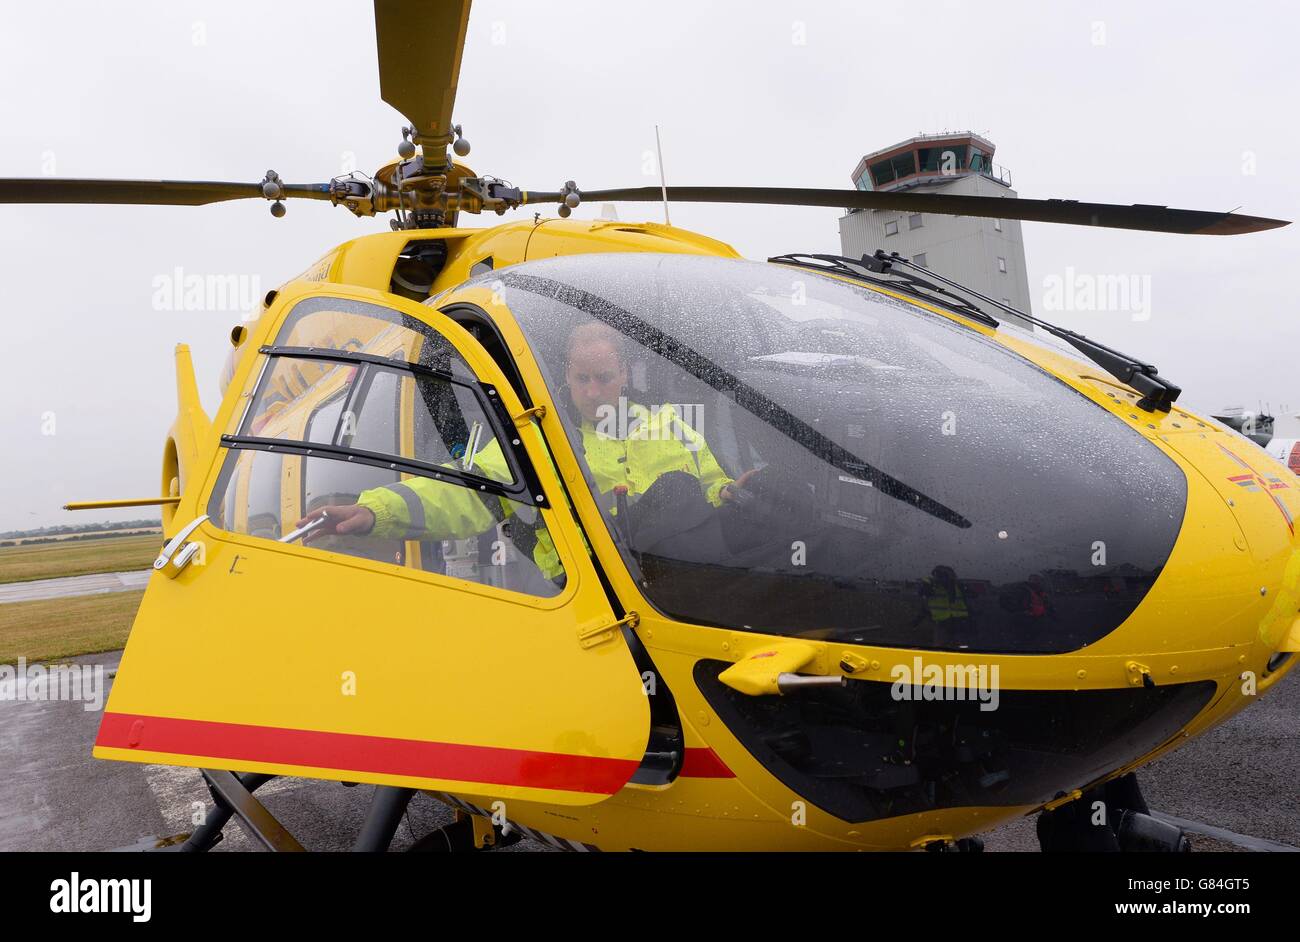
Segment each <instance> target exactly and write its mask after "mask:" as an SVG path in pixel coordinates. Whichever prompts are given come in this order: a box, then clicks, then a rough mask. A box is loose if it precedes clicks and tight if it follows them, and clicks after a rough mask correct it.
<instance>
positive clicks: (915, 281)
mask: <svg viewBox="0 0 1300 942" xmlns="http://www.w3.org/2000/svg"><path fill="white" fill-rule="evenodd" d="M801 259H813V260H815V261H817V262H821V263H822V264H819V265H815V264H810V263H808V262H806V261H801ZM768 261H769V262H777V263H779V264H783V265H798V266H802V267H806V268H815V269H819V270H822V271H830V272H835V273H837V274H842V275H847V276H849V277H852V278H857V279H859V280H861V281H866V282H870V283H874V284H879V285H882V286H885V287H891V288H898V289H901V290H904V291H908V293H911V294H914V295H916V296H917V297H922V298H925V300H931V301H938V302H939V303H941V304H945V305H946V306H948V307H951V308H953V309H954V310H956V311H957V312H958V313H962V314H967V315H968V316H970V317H972V318H974V319H976V320H979V321H982V322H983V323H985V324H989V325H990V326H992V327H998V326H1000V325H999V324H998V322H997V321H996V320H994V319H993V318H992V317H991V316H989V315H988V314H985V313H984V312H983V311H981V310H979V309H978V308H976V307H975V306H974V305H973V304H972V303H971V302H970V301H969V300H967V299H966V298H959V297H958V296H957V295H955V294H953V293H952V292H951V291H948V290H946V289H944V288H940V287H938V286H936V285H933V284H930V283H929V282H927V281H925V279H923V278H920V277H918V276H916V275H914V274H912V271H917V272H924V273H925V275H926V276H928V277H930V278H934V279H935V280H937V281H941V282H943V283H944V284H945V285H948V286H949V287H951V288H955V289H956V290H957V291H961V292H963V293H965V294H966V295H969V296H970V297H971V298H975V299H977V300H980V301H983V302H984V303H985V304H991V305H993V307H995V308H997V309H998V310H999V311H1002V312H1004V313H1006V314H1010V315H1011V316H1013V317H1019V318H1021V319H1022V320H1024V321H1026V322H1028V323H1030V324H1033V325H1034V326H1035V327H1040V328H1042V329H1043V330H1044V331H1046V332H1047V333H1049V334H1051V335H1052V336H1053V337H1058V338H1060V339H1061V340H1064V341H1065V342H1066V343H1068V344H1069V345H1070V346H1072V347H1074V349H1076V350H1078V351H1079V352H1080V353H1082V354H1083V355H1084V356H1086V357H1087V358H1088V359H1089V360H1091V361H1092V362H1093V363H1096V364H1097V365H1098V366H1100V367H1101V368H1102V369H1103V370H1105V371H1106V372H1107V373H1109V374H1110V375H1111V376H1113V377H1115V378H1116V379H1118V380H1119V381H1120V382H1121V383H1126V384H1127V385H1129V386H1132V387H1133V389H1134V390H1135V391H1136V392H1137V393H1138V394H1139V395H1141V396H1142V398H1141V399H1139V400H1138V403H1137V405H1138V408H1139V409H1144V410H1146V411H1147V412H1156V411H1160V412H1168V411H1169V408H1170V406H1171V405H1173V403H1174V402H1175V401H1177V399H1178V396H1179V395H1180V394H1181V393H1182V391H1183V390H1182V388H1181V387H1179V386H1176V385H1174V384H1173V383H1171V382H1170V381H1169V380H1167V379H1165V378H1164V377H1163V376H1161V375H1160V373H1159V371H1158V370H1157V369H1156V367H1155V366H1153V365H1152V364H1150V363H1144V362H1142V361H1141V360H1138V359H1135V358H1133V357H1131V356H1129V355H1128V354H1127V353H1121V352H1120V351H1119V350H1116V349H1114V348H1113V347H1108V346H1106V345H1105V344H1101V343H1097V341H1095V340H1089V339H1088V338H1087V337H1085V336H1084V335H1083V334H1080V333H1075V332H1074V331H1073V330H1066V329H1065V328H1064V327H1057V326H1056V325H1055V324H1049V323H1048V322H1047V321H1044V320H1040V319H1039V318H1037V317H1034V316H1033V315H1032V314H1026V313H1025V312H1024V311H1020V310H1017V309H1016V308H1014V307H1012V306H1011V305H1009V304H1004V303H1002V302H1001V301H995V300H993V299H992V298H990V297H987V296H986V295H983V294H980V293H979V292H978V291H976V290H975V289H974V288H967V287H966V286H965V285H963V284H961V283H959V282H956V281H953V280H952V279H951V278H946V277H944V276H943V275H941V274H939V273H938V272H936V271H932V270H931V269H929V268H925V267H923V266H921V265H918V264H916V263H915V262H913V261H912V260H910V259H907V258H904V257H903V256H901V255H899V254H898V253H897V252H890V253H886V252H885V250H884V249H876V252H875V254H874V255H863V256H862V258H860V259H854V258H847V257H845V256H843V255H811V254H801V253H792V254H789V255H778V256H775V257H774V258H769V259H768ZM897 265H902V266H905V267H906V268H909V269H911V270H912V271H900V270H898V269H897V268H896V267H895V266H897ZM864 272H865V273H864ZM884 276H889V277H893V278H898V279H900V281H899V282H888V281H885V280H883V279H884ZM929 292H933V293H936V294H938V295H939V297H937V298H933V297H929V298H927V297H925V295H926V293H929ZM949 299H954V300H955V301H958V302H960V303H961V306H958V304H956V303H954V300H949Z"/></svg>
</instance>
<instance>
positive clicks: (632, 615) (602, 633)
mask: <svg viewBox="0 0 1300 942" xmlns="http://www.w3.org/2000/svg"><path fill="white" fill-rule="evenodd" d="M640 621H641V616H640V615H638V614H637V613H636V612H628V613H627V614H626V615H625V616H623V617H622V618H620V619H619V620H618V621H616V622H612V623H610V622H601V623H599V624H597V625H595V626H594V627H588V628H579V629H578V644H579V646H581V647H584V648H594V647H595V646H596V645H598V644H604V643H605V642H606V641H611V640H613V638H614V632H615V631H617V630H618V629H619V628H622V627H623V626H624V625H626V626H627V627H629V628H635V627H636V626H637V624H638V623H639V622H640Z"/></svg>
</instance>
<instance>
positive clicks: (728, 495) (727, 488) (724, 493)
mask: <svg viewBox="0 0 1300 942" xmlns="http://www.w3.org/2000/svg"><path fill="white" fill-rule="evenodd" d="M758 470H759V469H758V468H750V469H749V470H748V471H746V472H745V473H744V474H742V475H741V476H740V477H738V478H736V480H734V481H732V482H731V483H730V484H725V485H723V487H722V490H721V491H719V492H718V496H719V497H721V498H722V499H723V500H724V501H728V500H735V499H736V493H735V492H736V491H738V490H743V489H744V487H745V485H746V484H747V483H748V482H749V479H750V478H752V477H753V476H754V475H756V474H758Z"/></svg>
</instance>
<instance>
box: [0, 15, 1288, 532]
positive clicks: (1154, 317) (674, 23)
mask: <svg viewBox="0 0 1300 942" xmlns="http://www.w3.org/2000/svg"><path fill="white" fill-rule="evenodd" d="M1298 27H1300V13H1297V12H1296V11H1295V10H1294V9H1293V8H1290V7H1289V6H1288V5H1282V4H1273V3H1249V2H1239V3H1235V4H1233V5H1232V6H1231V7H1228V8H1225V7H1223V6H1221V5H1218V4H1208V3H1197V4H1189V3H1186V2H1182V3H1174V2H1170V3H1142V4H1134V3H1102V2H1081V3H1042V2H1025V3H997V2H992V0H989V2H981V3H955V2H954V3H939V2H931V3H906V4H901V3H870V2H814V0H804V2H801V3H794V2H775V0H770V2H754V0H746V2H740V0H736V2H726V3H724V2H701V0H691V2H678V0H656V2H638V3H623V2H610V0H603V2H565V3H554V4H552V3H545V2H536V0H527V2H525V0H513V2H509V0H476V2H475V4H474V9H473V12H472V14H471V18H470V24H469V36H468V39H467V46H466V50H465V57H464V64H463V69H462V72H461V85H460V95H459V99H458V102H457V106H456V112H455V120H456V121H457V122H459V123H461V124H463V125H464V128H465V135H466V137H467V138H469V140H470V141H471V142H472V144H473V153H472V154H471V155H470V157H469V158H468V160H467V161H466V162H467V163H469V164H470V165H471V166H472V167H473V168H474V169H475V170H476V171H477V172H478V173H480V174H483V173H487V174H492V175H495V176H499V177H502V178H505V179H507V180H510V181H512V182H513V183H514V184H515V185H517V186H521V187H524V188H529V189H555V188H557V187H558V185H559V184H561V183H562V182H563V181H564V180H566V179H573V180H576V181H577V182H578V184H579V186H581V187H585V188H590V189H594V188H600V187H610V186H637V185H645V184H646V183H653V182H656V181H655V180H654V179H653V178H647V177H646V176H645V175H644V172H643V167H644V156H645V154H646V152H647V151H649V150H652V149H653V147H654V125H655V124H656V123H658V124H660V125H661V126H662V134H663V144H664V164H665V169H666V171H667V177H668V183H669V184H670V185H672V184H678V185H691V184H696V185H699V184H722V183H730V184H737V185H753V186H761V185H768V186H774V185H775V186H812V187H840V186H843V187H849V186H851V182H850V179H849V175H850V173H851V172H852V170H853V168H854V166H855V165H856V163H857V162H858V160H859V159H860V157H861V156H862V154H864V153H866V152H868V151H872V150H875V149H877V148H880V147H883V146H886V145H888V144H891V143H893V142H895V141H898V140H901V139H903V138H906V137H910V136H912V135H914V134H917V133H922V132H934V131H940V130H954V129H973V130H976V131H978V132H980V133H982V134H984V135H985V136H987V137H989V138H990V139H991V140H992V141H993V142H994V143H995V144H996V145H997V155H996V158H995V159H996V161H997V162H998V163H1000V164H1003V165H1005V166H1006V167H1008V168H1009V169H1010V170H1011V173H1012V174H1013V179H1014V184H1015V188H1016V190H1017V191H1018V193H1019V194H1020V195H1021V196H1025V197H1037V198H1044V197H1059V198H1065V199H1079V200H1093V201H1099V202H1116V203H1134V202H1140V203H1158V204H1166V205H1169V206H1177V207H1185V208H1195V209H1216V210H1229V209H1233V208H1235V207H1238V206H1241V207H1242V208H1243V209H1242V211H1243V212H1246V213H1252V214H1256V215H1263V216H1275V217H1281V218H1295V217H1296V216H1297V213H1300V199H1298V198H1297V197H1298V196H1300V173H1297V155H1298V154H1300V126H1298V125H1297V122H1296V121H1295V97H1296V94H1297V91H1298V90H1300V66H1297V64H1296V63H1297V58H1296V56H1295V55H1294V49H1293V45H1294V40H1295V36H1296V35H1297V33H1298ZM402 123H403V122H402V120H401V118H400V116H399V115H398V114H397V113H396V112H395V111H393V110H392V109H391V108H389V107H388V106H387V105H385V104H384V103H383V102H382V101H381V100H380V98H379V81H378V76H377V71H376V60H375V41H374V23H373V15H372V8H371V6H370V4H369V3H368V2H365V0H347V2H328V3H327V2H320V0H316V2H311V3H305V2H304V3H277V4H274V5H267V4H263V3H253V2H229V0H227V2H221V3H216V2H211V0H209V2H189V3H185V2H175V0H169V2H157V3H144V2H139V3H130V2H124V3H113V4H103V3H97V2H95V3H92V2H86V3H67V2H60V0H50V2H45V3H40V4H13V5H7V6H6V8H5V10H4V14H3V29H2V30H0V177H33V176H40V175H42V174H50V175H54V176H66V177H123V178H162V179H196V180H240V181H249V182H256V181H259V180H261V178H262V175H263V173H264V172H265V171H266V170H267V169H268V168H273V169H275V170H276V171H278V172H279V173H280V175H281V177H282V178H283V179H284V180H285V181H287V182H323V181H326V180H328V179H329V178H330V177H332V176H334V175H336V174H338V173H340V172H341V171H342V170H343V169H346V168H348V167H350V166H351V163H350V162H354V163H355V166H356V168H357V169H360V170H362V171H365V172H367V173H370V172H372V171H373V170H375V169H376V168H378V167H379V166H380V165H381V164H382V163H383V162H384V161H385V160H387V159H388V158H389V157H390V156H391V155H392V154H393V153H394V152H395V148H396V145H397V143H398V141H399V140H400V131H399V129H400V127H401V125H402ZM599 209H600V207H599V206H592V205H584V206H583V207H581V208H580V209H579V210H578V212H577V215H579V216H591V215H596V214H597V213H598V212H599ZM618 212H619V215H620V218H622V219H624V220H628V219H652V220H656V221H661V220H662V216H661V210H660V208H659V207H658V206H657V205H650V204H640V205H637V204H624V205H620V206H619V207H618ZM530 213H531V210H526V211H523V212H521V213H519V214H512V215H514V216H516V217H519V216H525V215H527V214H530ZM839 215H840V213H839V211H837V210H832V209H783V208H759V207H729V206H699V205H695V206H687V205H681V206H677V207H675V208H673V210H672V219H673V222H674V223H675V224H676V225H679V226H683V227H685V228H689V229H694V230H697V231H699V232H703V233H706V234H708V235H711V236H714V237H716V238H720V239H722V240H724V241H726V242H729V243H731V244H732V245H734V246H735V247H736V248H737V249H738V250H739V251H740V252H741V253H742V254H744V255H746V256H748V257H751V258H766V257H767V256H769V255H773V254H778V253H783V252H790V251H821V252H838V251H839V247H840V246H839V235H838V227H837V223H836V220H837V218H838V216H839ZM507 218H510V217H507ZM495 221H497V218H496V217H495V216H488V217H481V218H476V217H473V216H469V217H462V222H465V223H467V224H468V225H471V226H473V225H480V224H482V225H487V224H490V223H491V222H495ZM387 225H388V221H387V217H382V218H379V219H371V220H357V219H354V218H353V217H352V216H351V214H349V213H347V212H346V211H345V210H343V209H339V208H333V207H330V206H329V205H328V204H324V203H312V202H291V203H290V204H289V212H288V215H287V216H286V217H285V218H283V219H278V220H277V219H274V218H272V216H271V215H270V213H269V212H268V204H266V203H264V202H261V201H257V202H253V201H247V202H232V203H225V204H218V205H214V206H208V207H200V208H183V207H176V208H172V207H157V208H155V207H114V206H109V207H83V206H65V207H37V206H0V273H2V274H3V282H2V283H3V289H4V312H3V313H4V320H3V324H4V330H5V337H6V340H7V352H8V357H7V362H6V363H5V366H4V370H3V379H2V380H0V383H3V391H4V403H5V406H4V409H3V411H2V412H0V436H2V438H0V441H3V443H4V444H3V449H2V450H0V498H2V500H0V530H7V529H14V528H27V527H36V526H41V525H46V524H54V523H66V522H81V521H88V520H92V519H109V518H112V519H124V518H131V517H136V516H141V515H142V514H141V512H140V511H138V510H136V511H127V512H125V513H117V514H110V513H106V512H89V513H86V514H80V515H74V514H71V513H67V512H64V511H61V510H60V509H59V507H60V505H61V504H63V503H64V502H65V501H67V500H72V499H94V498H114V497H135V496H150V495H153V494H155V493H157V491H158V487H159V483H158V479H159V460H160V455H161V448H162V442H163V439H164V436H165V434H166V431H167V429H168V427H169V426H170V424H171V422H172V419H173V418H174V415H175V393H174V388H175V382H174V368H173V360H172V355H171V351H172V348H173V346H174V345H175V343H177V342H178V341H183V342H186V343H188V344H190V345H191V347H192V348H193V349H194V353H195V363H196V367H197V370H198V375H199V383H200V389H201V392H202V394H203V396H204V403H205V405H206V406H207V408H208V411H209V413H215V411H216V408H217V406H218V405H219V401H218V387H217V376H218V372H219V369H220V365H221V362H222V360H223V359H224V357H225V355H226V351H227V350H228V348H229V342H228V339H227V337H228V334H229V330H230V327H231V326H232V325H233V324H234V323H236V322H237V321H238V319H239V314H238V312H237V311H234V310H222V311H188V310H162V311H160V310H155V305H154V301H155V291H156V285H155V279H156V278H159V277H162V276H169V275H171V274H172V273H173V272H174V271H175V269H176V268H177V267H179V268H180V269H181V270H182V272H183V273H184V274H187V275H188V274H199V275H237V276H241V277H243V278H244V279H245V285H247V286H249V288H250V289H251V288H252V287H257V288H259V289H260V292H265V291H266V290H268V289H270V288H272V287H275V286H277V285H278V284H279V283H280V282H282V281H283V280H284V279H286V278H288V277H291V276H293V275H295V274H297V273H298V272H300V271H302V270H303V268H305V267H306V265H307V264H308V263H310V262H311V261H313V260H314V259H316V258H317V257H319V256H320V255H321V254H323V253H324V252H325V251H326V250H327V249H329V248H330V247H331V246H332V245H334V244H336V243H338V242H342V241H344V240H346V239H349V238H353V237H356V236H359V235H363V234H365V233H367V232H374V231H382V230H384V229H386V228H387ZM1024 237H1025V245H1026V254H1027V258H1028V270H1029V285H1030V294H1031V298H1033V303H1034V307H1035V311H1036V313H1039V314H1045V315H1048V316H1049V317H1052V318H1054V319H1056V320H1059V321H1060V322H1062V323H1064V324H1065V325H1066V326H1069V327H1072V328H1074V329H1076V330H1081V331H1083V332H1085V333H1087V334H1088V335H1089V336H1092V337H1095V338H1097V339H1099V340H1103V341H1105V342H1107V343H1109V344H1111V345H1112V346H1117V347H1119V348H1120V349H1123V350H1125V351H1126V352H1130V353H1133V354H1135V355H1139V356H1141V357H1144V358H1146V359H1148V360H1150V361H1153V362H1155V363H1156V364H1157V365H1158V366H1159V367H1160V370H1161V372H1162V374H1163V375H1165V376H1166V377H1168V378H1170V379H1172V380H1173V381H1175V382H1177V383H1179V384H1181V385H1182V386H1183V388H1184V394H1183V400H1182V402H1183V403H1184V404H1186V405H1189V406H1191V407H1193V408H1197V409H1201V410H1217V409H1219V408H1221V407H1222V406H1225V405H1228V404H1233V403H1236V404H1242V405H1247V406H1250V407H1253V406H1255V405H1256V404H1257V403H1258V402H1260V401H1264V402H1267V403H1269V404H1271V405H1272V407H1273V408H1274V410H1277V409H1278V408H1279V407H1280V406H1281V405H1282V404H1289V405H1290V406H1291V407H1292V409H1293V410H1294V409H1295V408H1300V389H1298V388H1297V384H1296V382H1295V373H1296V371H1295V362H1296V354H1297V352H1300V323H1298V319H1297V317H1296V308H1297V305H1296V302H1295V300H1294V295H1293V292H1292V290H1291V289H1288V288H1286V287H1285V282H1284V279H1285V278H1287V277H1290V276H1291V273H1292V271H1293V269H1294V267H1295V265H1296V259H1297V258H1300V227H1297V226H1292V227H1288V228H1286V229H1282V230H1277V231H1273V232H1268V233H1263V234H1259V235H1251V236H1237V237H1229V238H1223V237H1211V236H1175V235H1157V234H1142V233H1126V232H1118V231H1112V230H1092V229H1080V228H1073V227H1065V226H1049V225H1045V224H1039V223H1026V224H1025V225H1024ZM1067 269H1073V270H1074V272H1075V273H1076V276H1077V275H1087V276H1098V275H1121V276H1132V277H1134V278H1137V279H1139V281H1138V282H1137V284H1146V285H1149V289H1150V296H1149V318H1147V319H1145V320H1143V319H1140V318H1135V316H1134V313H1133V312H1124V311H1120V312H1115V311H1093V312H1083V313H1080V312H1074V313H1070V312H1062V313H1058V312H1050V314H1049V312H1047V311H1045V310H1044V308H1043V303H1042V302H1043V297H1044V291H1045V285H1047V284H1048V283H1050V281H1051V279H1053V278H1063V277H1064V276H1065V275H1066V272H1067ZM1141 279H1149V280H1147V281H1145V282H1143V281H1141ZM49 432H53V434H47V433H49ZM148 512H150V511H147V510H146V511H145V513H148Z"/></svg>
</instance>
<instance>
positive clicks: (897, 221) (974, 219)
mask: <svg viewBox="0 0 1300 942" xmlns="http://www.w3.org/2000/svg"><path fill="white" fill-rule="evenodd" d="M993 152H994V145H993V142H992V141H989V140H987V139H985V138H983V137H980V136H979V135H977V134H970V133H965V134H928V135H923V136H920V137H914V138H911V139H909V140H906V141H902V142H900V143H898V144H894V145H892V146H890V147H886V148H883V149H881V150H877V151H874V152H872V153H870V154H867V155H866V156H865V157H863V158H862V159H861V160H860V161H858V165H857V167H856V168H855V169H854V171H853V185H854V186H856V187H857V188H858V189H859V190H876V191H893V190H909V189H915V190H917V191H919V192H923V193H942V194H943V195H945V196H993V197H1014V196H1015V195H1016V191H1015V190H1013V189H1011V174H1010V172H1009V171H1007V170H1006V169H1005V168H1004V167H1000V166H998V165H996V164H994V163H993ZM840 246H841V252H842V254H844V255H846V256H848V257H851V258H858V257H860V256H862V255H863V254H864V253H867V254H870V253H873V252H875V250H876V249H884V250H885V251H886V252H898V253H899V254H900V255H903V256H904V257H906V258H910V259H912V260H913V261H914V262H916V263H917V264H918V265H924V266H925V267H927V268H933V269H934V270H935V271H937V272H940V273H941V274H943V275H946V276H947V277H949V278H952V279H953V280H954V281H958V282H961V283H962V284H964V285H967V286H968V287H971V288H973V289H975V290H976V291H979V292H980V293H982V294H985V295H987V296H989V297H990V298H993V299H995V300H997V301H1003V302H1005V303H1006V304H1009V305H1011V306H1012V307H1014V308H1016V309H1018V310H1021V311H1025V312H1027V313H1031V314H1032V313H1033V310H1032V308H1031V306H1030V300H1029V276H1028V274H1027V272H1026V270H1025V245H1024V240H1023V238H1022V237H1021V233H1020V222H1019V220H1015V219H988V218H984V217H979V216H941V215H936V214H933V213H903V212H898V211H897V210H877V209H861V210H850V211H849V212H848V214H847V215H845V216H843V217H842V218H841V219H840Z"/></svg>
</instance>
